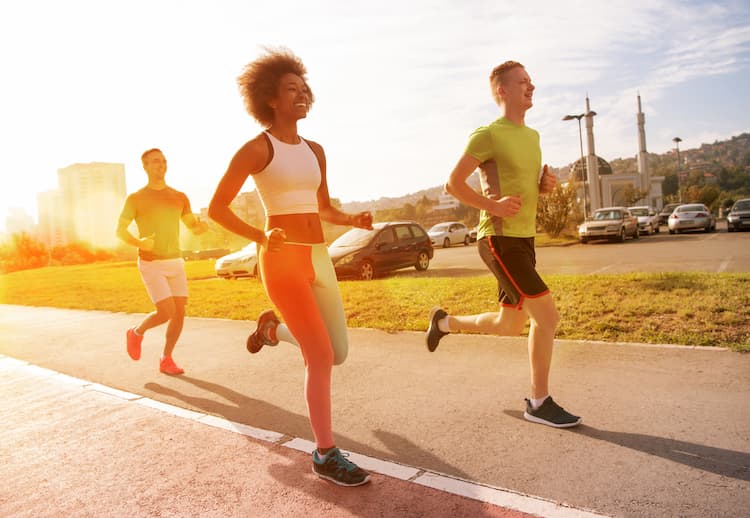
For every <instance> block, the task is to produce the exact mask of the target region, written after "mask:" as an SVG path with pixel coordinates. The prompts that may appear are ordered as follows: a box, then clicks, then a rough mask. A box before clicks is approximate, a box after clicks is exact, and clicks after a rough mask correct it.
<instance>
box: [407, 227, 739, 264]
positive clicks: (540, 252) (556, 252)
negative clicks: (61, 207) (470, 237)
mask: <svg viewBox="0 0 750 518" xmlns="http://www.w3.org/2000/svg"><path fill="white" fill-rule="evenodd" d="M725 228H726V227H725V223H724V222H720V223H719V227H718V229H719V230H718V231H717V232H713V233H708V234H705V233H702V232H695V233H693V232H691V233H686V234H674V235H670V234H669V233H668V232H667V231H666V228H665V227H662V231H661V232H660V233H659V234H654V235H651V236H641V238H640V239H638V240H635V241H634V240H630V239H629V240H627V241H626V242H625V243H610V242H606V241H595V242H593V243H589V244H586V245H582V244H580V243H576V244H572V245H567V246H546V247H538V248H537V252H536V253H537V269H538V270H539V272H540V273H542V274H543V275H545V274H546V275H551V274H606V273H631V272H653V273H656V272H713V273H719V272H735V273H738V272H742V273H747V272H750V232H732V233H728V232H726V231H725ZM412 272H413V273H412ZM428 272H429V275H462V274H463V275H476V274H486V272H487V269H486V267H485V265H484V263H483V262H482V260H481V259H480V258H479V255H478V254H477V251H476V245H470V246H454V247H452V248H436V249H435V256H434V258H433V259H432V261H431V263H430V267H429V269H428ZM412 274H418V272H415V271H414V270H413V269H407V270H402V271H400V272H398V275H412Z"/></svg>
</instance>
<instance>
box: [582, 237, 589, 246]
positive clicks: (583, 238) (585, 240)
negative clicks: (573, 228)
mask: <svg viewBox="0 0 750 518" xmlns="http://www.w3.org/2000/svg"><path fill="white" fill-rule="evenodd" d="M588 242H589V240H588V239H586V238H585V237H582V238H581V244H582V245H585V244H586V243H588Z"/></svg>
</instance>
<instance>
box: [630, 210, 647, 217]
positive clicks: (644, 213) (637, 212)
mask: <svg viewBox="0 0 750 518" xmlns="http://www.w3.org/2000/svg"><path fill="white" fill-rule="evenodd" d="M630 212H631V213H632V214H633V216H648V209H630Z"/></svg>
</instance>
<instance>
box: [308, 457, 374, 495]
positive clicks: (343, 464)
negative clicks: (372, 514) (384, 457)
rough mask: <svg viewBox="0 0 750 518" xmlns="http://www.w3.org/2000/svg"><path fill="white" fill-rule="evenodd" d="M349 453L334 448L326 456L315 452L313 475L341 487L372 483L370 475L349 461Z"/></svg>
mask: <svg viewBox="0 0 750 518" xmlns="http://www.w3.org/2000/svg"><path fill="white" fill-rule="evenodd" d="M348 456H349V454H348V453H341V450H339V449H338V448H334V449H332V450H331V451H329V452H328V453H326V454H325V455H320V454H319V453H318V450H315V451H314V452H313V455H312V457H313V473H315V474H316V475H318V476H319V477H321V478H324V479H326V480H330V481H331V482H333V483H334V484H338V485H340V486H361V485H362V484H367V483H368V482H369V481H370V474H369V473H368V472H367V471H365V470H363V469H362V468H360V467H359V466H357V465H356V464H354V463H353V462H352V461H350V460H349V459H347V457H348Z"/></svg>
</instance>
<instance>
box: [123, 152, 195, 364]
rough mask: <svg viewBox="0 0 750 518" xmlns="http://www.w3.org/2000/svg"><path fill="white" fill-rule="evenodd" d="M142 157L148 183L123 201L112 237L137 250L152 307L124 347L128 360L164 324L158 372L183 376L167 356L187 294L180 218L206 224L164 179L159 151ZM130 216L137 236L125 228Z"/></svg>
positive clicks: (163, 161)
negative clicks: (114, 233)
mask: <svg viewBox="0 0 750 518" xmlns="http://www.w3.org/2000/svg"><path fill="white" fill-rule="evenodd" d="M141 161H142V162H143V169H145V171H146V174H147V175H148V184H146V186H145V187H143V188H142V189H140V190H138V191H136V192H134V193H133V194H131V195H130V196H128V197H127V199H126V200H125V206H124V207H123V209H122V213H121V214H120V219H119V221H118V224H117V237H119V238H120V239H122V240H123V241H124V242H126V243H128V244H130V245H133V246H135V247H137V248H138V270H139V271H140V274H141V278H142V279H143V284H144V285H145V286H146V291H148V295H149V297H150V298H151V301H152V302H153V303H154V305H155V306H156V310H155V311H152V312H151V313H149V314H148V315H146V318H145V319H143V321H142V322H141V323H140V324H138V325H137V326H135V327H132V328H130V329H128V330H127V333H126V343H127V351H128V355H129V356H130V357H131V358H132V359H133V360H138V359H140V357H141V342H142V341H143V334H144V333H145V332H146V331H148V330H149V329H151V328H152V327H156V326H158V325H161V324H164V323H165V322H169V323H168V325H167V331H166V337H165V342H164V351H163V355H162V357H161V360H160V362H159V370H160V371H161V372H163V373H165V374H173V375H175V374H182V373H183V372H184V370H183V369H182V368H180V367H178V366H177V364H176V363H175V362H174V360H173V359H172V351H174V348H175V345H176V344H177V339H178V338H179V337H180V334H181V333H182V326H183V322H184V320H185V305H186V304H187V296H188V287H187V276H186V274H185V261H184V260H183V259H182V253H181V251H180V221H182V222H183V223H185V226H187V227H188V228H189V229H190V230H191V231H192V232H193V233H194V234H202V233H203V232H205V231H206V230H208V224H206V222H204V221H201V220H200V219H198V218H197V217H196V216H195V215H194V214H193V212H192V210H191V209H190V201H189V200H188V197H187V196H186V195H185V194H184V193H182V192H180V191H177V190H175V189H173V188H171V187H169V186H168V185H167V183H166V181H165V179H164V177H165V175H166V173H167V160H166V159H165V158H164V154H163V153H162V152H161V151H160V150H159V149H149V150H148V151H146V152H145V153H143V155H142V156H141ZM133 220H135V222H136V225H138V233H139V235H140V237H135V236H134V235H133V234H131V233H130V231H129V230H128V226H129V225H130V223H131V222H132V221H133Z"/></svg>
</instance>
